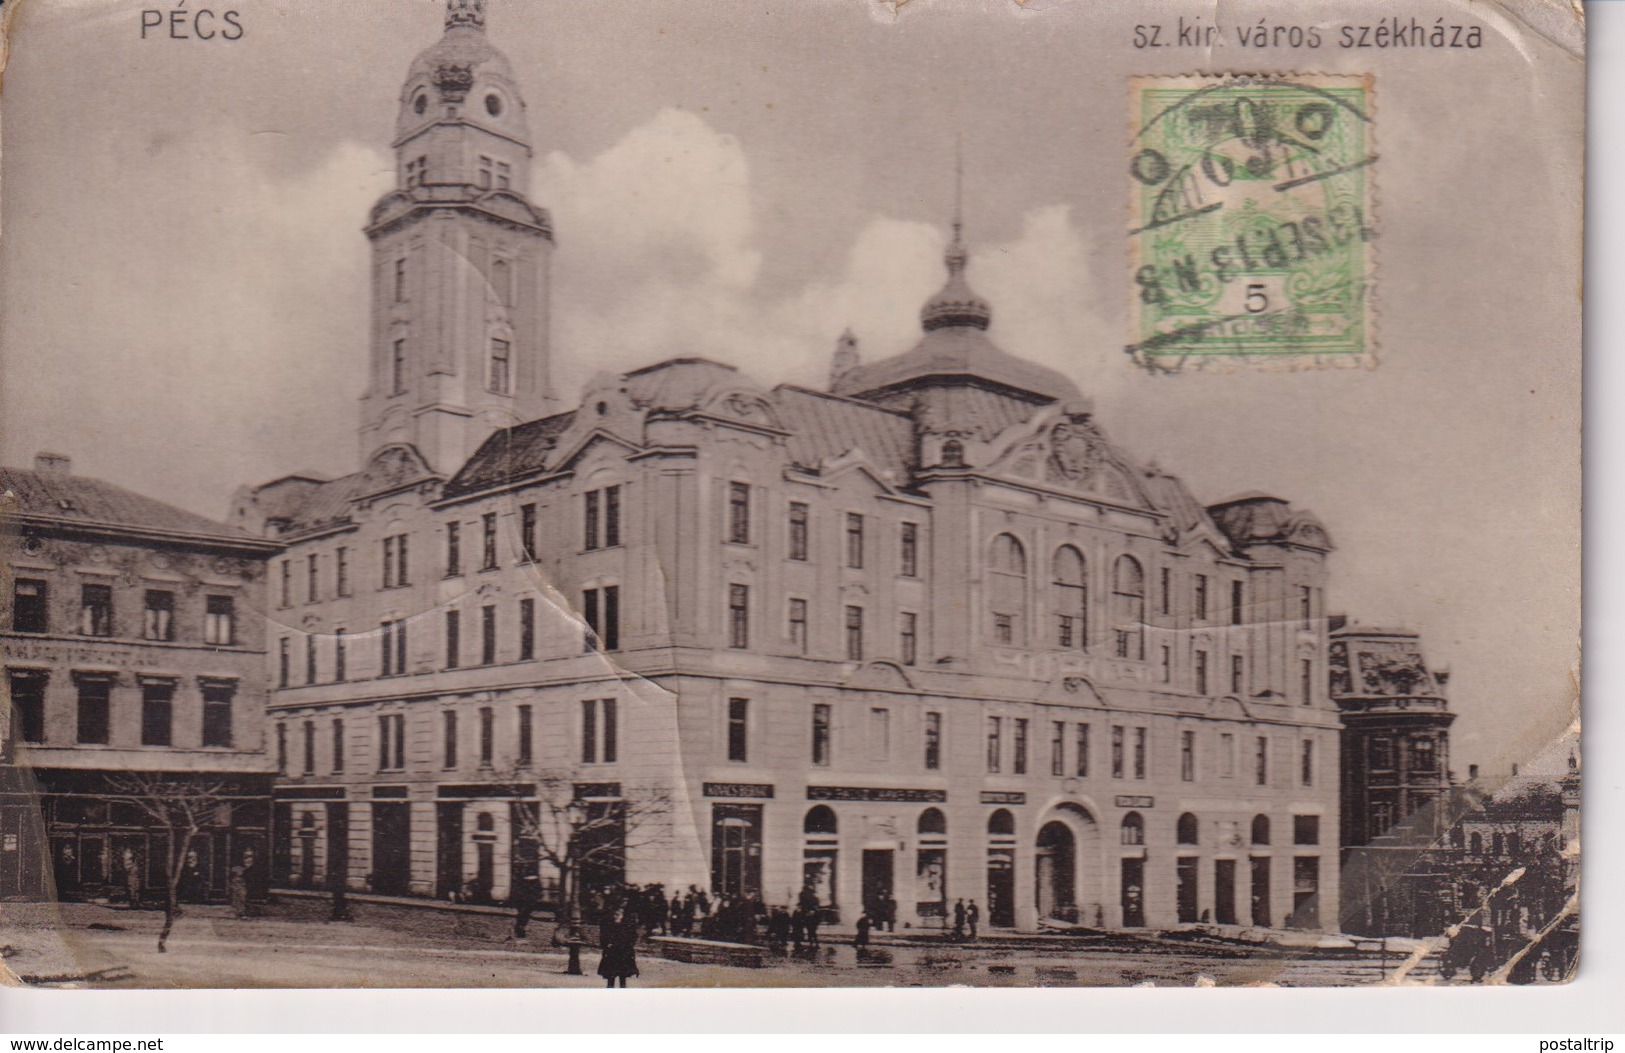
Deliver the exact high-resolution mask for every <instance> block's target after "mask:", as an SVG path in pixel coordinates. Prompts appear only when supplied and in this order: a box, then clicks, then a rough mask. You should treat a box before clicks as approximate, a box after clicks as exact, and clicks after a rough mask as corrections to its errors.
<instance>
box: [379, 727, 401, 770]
mask: <svg viewBox="0 0 1625 1053" xmlns="http://www.w3.org/2000/svg"><path fill="white" fill-rule="evenodd" d="M405 768H406V714H405V713H385V714H383V715H381V716H380V717H379V718H378V770H379V771H403V770H405Z"/></svg>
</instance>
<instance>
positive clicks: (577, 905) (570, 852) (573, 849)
mask: <svg viewBox="0 0 1625 1053" xmlns="http://www.w3.org/2000/svg"><path fill="white" fill-rule="evenodd" d="M565 815H566V817H567V818H568V820H569V822H570V841H569V843H568V844H566V845H565V847H564V860H565V863H566V865H567V869H568V873H567V874H566V875H565V876H566V878H567V880H568V883H569V886H570V929H569V932H568V933H566V934H565V945H566V946H568V947H569V948H570V964H569V965H568V966H566V967H565V970H564V973H565V975H566V976H581V975H583V974H582V972H581V945H582V944H583V943H584V942H585V941H584V940H583V939H582V937H581V860H580V858H579V854H580V840H581V827H582V824H584V823H585V822H586V821H587V806H586V805H584V804H583V803H581V801H579V800H572V801H571V802H570V803H569V804H568V805H566V806H565Z"/></svg>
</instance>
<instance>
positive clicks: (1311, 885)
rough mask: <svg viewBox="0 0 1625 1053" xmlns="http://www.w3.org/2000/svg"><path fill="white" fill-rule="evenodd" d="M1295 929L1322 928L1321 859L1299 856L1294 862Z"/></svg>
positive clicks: (1293, 903)
mask: <svg viewBox="0 0 1625 1053" xmlns="http://www.w3.org/2000/svg"><path fill="white" fill-rule="evenodd" d="M1289 924H1290V925H1291V926H1292V928H1294V929H1318V928H1320V859H1319V857H1317V856H1299V857H1297V858H1296V859H1294V860H1293V861H1292V920H1291V922H1290V923H1289Z"/></svg>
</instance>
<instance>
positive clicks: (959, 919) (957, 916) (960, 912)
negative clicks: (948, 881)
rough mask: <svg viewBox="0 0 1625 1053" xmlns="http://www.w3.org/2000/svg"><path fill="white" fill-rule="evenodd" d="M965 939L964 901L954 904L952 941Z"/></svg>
mask: <svg viewBox="0 0 1625 1053" xmlns="http://www.w3.org/2000/svg"><path fill="white" fill-rule="evenodd" d="M964 938H965V901H964V900H962V899H961V900H957V901H955V903H954V939H956V940H962V939H964Z"/></svg>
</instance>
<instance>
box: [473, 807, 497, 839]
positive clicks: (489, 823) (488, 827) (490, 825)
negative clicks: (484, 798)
mask: <svg viewBox="0 0 1625 1053" xmlns="http://www.w3.org/2000/svg"><path fill="white" fill-rule="evenodd" d="M476 825H477V826H478V827H479V831H480V833H482V834H490V833H495V832H496V828H497V820H496V816H494V815H492V814H491V813H490V812H481V813H480V817H479V819H478V820H476Z"/></svg>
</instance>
